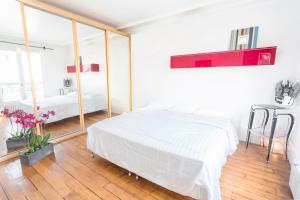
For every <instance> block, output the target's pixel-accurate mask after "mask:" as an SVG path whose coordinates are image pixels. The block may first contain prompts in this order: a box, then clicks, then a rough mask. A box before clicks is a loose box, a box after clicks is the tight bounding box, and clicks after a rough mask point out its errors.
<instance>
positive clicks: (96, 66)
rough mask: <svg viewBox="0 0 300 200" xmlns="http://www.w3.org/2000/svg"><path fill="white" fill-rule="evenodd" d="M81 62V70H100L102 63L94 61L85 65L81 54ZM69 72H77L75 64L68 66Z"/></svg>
mask: <svg viewBox="0 0 300 200" xmlns="http://www.w3.org/2000/svg"><path fill="white" fill-rule="evenodd" d="M79 63H80V72H99V71H100V65H99V64H95V63H92V64H89V65H83V64H82V57H81V56H79ZM67 72H68V73H75V72H76V66H75V64H74V65H70V66H67Z"/></svg>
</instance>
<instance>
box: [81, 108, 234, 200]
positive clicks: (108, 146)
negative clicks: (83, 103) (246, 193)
mask: <svg viewBox="0 0 300 200" xmlns="http://www.w3.org/2000/svg"><path fill="white" fill-rule="evenodd" d="M237 144H238V138H237V134H236V132H235V130H234V128H233V126H232V124H231V123H230V122H229V121H228V120H224V119H220V118H214V117H205V116H201V115H196V114H190V113H184V112H177V111H172V110H167V109H159V110H140V111H135V112H132V113H128V114H124V115H120V116H117V117H113V118H111V119H107V120H103V121H100V122H98V123H96V124H94V125H92V126H90V127H89V128H88V140H87V147H88V148H89V149H90V150H91V151H93V152H94V153H96V154H98V155H100V156H101V157H103V158H105V159H107V160H109V161H111V162H113V163H115V164H117V165H118V166H120V167H123V168H125V169H128V170H129V171H132V172H134V173H136V174H138V175H139V176H141V177H144V178H146V179H148V180H150V181H152V182H154V183H157V184H159V185H161V186H163V187H165V188H168V189H170V190H172V191H175V192H177V193H180V194H183V195H186V196H190V197H193V198H196V199H202V200H206V199H209V200H210V199H212V200H217V199H221V194H220V186H219V178H220V175H221V168H222V166H223V165H224V164H225V162H226V157H227V156H228V155H229V154H231V153H233V152H234V151H235V149H236V147H237Z"/></svg>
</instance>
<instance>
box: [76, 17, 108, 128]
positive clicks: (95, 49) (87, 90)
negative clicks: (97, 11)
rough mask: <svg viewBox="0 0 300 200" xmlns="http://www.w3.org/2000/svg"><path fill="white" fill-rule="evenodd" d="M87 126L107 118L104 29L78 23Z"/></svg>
mask: <svg viewBox="0 0 300 200" xmlns="http://www.w3.org/2000/svg"><path fill="white" fill-rule="evenodd" d="M77 36H78V53H79V61H80V62H79V63H80V66H81V72H80V80H81V89H82V99H83V113H84V123H85V127H88V126H90V125H91V124H93V123H95V122H97V121H99V120H102V119H105V118H107V84H106V81H107V80H106V59H105V38H104V37H105V35H104V31H102V30H100V29H97V28H94V27H91V26H88V25H85V24H81V23H77Z"/></svg>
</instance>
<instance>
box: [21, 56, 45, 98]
mask: <svg viewBox="0 0 300 200" xmlns="http://www.w3.org/2000/svg"><path fill="white" fill-rule="evenodd" d="M30 59H31V66H32V74H33V80H34V83H35V90H36V96H37V97H43V96H44V90H43V78H42V66H41V54H40V53H30ZM21 60H22V65H23V69H24V76H25V93H26V97H31V86H30V78H29V77H30V76H29V68H28V61H27V53H26V52H25V51H22V53H21Z"/></svg>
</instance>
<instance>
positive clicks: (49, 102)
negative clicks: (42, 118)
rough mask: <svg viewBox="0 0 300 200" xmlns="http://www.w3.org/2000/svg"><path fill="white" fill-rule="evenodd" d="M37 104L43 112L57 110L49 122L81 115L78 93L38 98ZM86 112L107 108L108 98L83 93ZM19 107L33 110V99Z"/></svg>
mask: <svg viewBox="0 0 300 200" xmlns="http://www.w3.org/2000/svg"><path fill="white" fill-rule="evenodd" d="M37 105H38V106H39V107H40V111H41V112H42V113H47V112H48V111H49V110H53V111H55V116H51V117H50V118H49V119H48V120H47V123H51V122H56V121H59V120H63V119H66V118H70V117H75V116H78V115H79V105H78V96H77V94H76V93H71V94H69V95H58V96H52V97H46V98H40V99H37ZM83 105H84V113H85V114H87V113H92V112H96V111H99V110H106V109H107V100H106V98H105V96H104V95H100V94H84V95H83ZM18 108H20V109H23V110H24V111H26V112H33V103H32V100H30V99H27V100H24V101H21V102H19V103H18Z"/></svg>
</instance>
